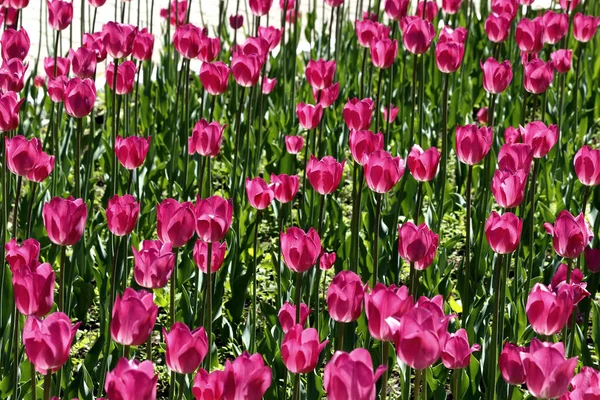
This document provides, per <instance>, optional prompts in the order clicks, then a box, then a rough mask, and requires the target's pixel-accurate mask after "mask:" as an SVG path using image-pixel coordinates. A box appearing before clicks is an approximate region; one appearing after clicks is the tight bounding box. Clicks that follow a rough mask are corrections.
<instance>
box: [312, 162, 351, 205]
mask: <svg viewBox="0 0 600 400" xmlns="http://www.w3.org/2000/svg"><path fill="white" fill-rule="evenodd" d="M345 163H346V161H345V160H344V161H342V162H338V161H337V160H336V159H335V158H333V157H331V156H325V157H323V158H322V159H320V160H319V159H317V158H316V157H315V156H313V155H311V156H310V160H309V161H308V164H307V166H306V176H307V178H308V181H309V182H310V184H311V186H312V187H313V189H314V190H316V191H317V193H319V194H322V195H327V194H331V193H333V192H335V190H336V189H337V187H338V186H339V184H340V181H341V180H342V173H343V172H344V164H345Z"/></svg>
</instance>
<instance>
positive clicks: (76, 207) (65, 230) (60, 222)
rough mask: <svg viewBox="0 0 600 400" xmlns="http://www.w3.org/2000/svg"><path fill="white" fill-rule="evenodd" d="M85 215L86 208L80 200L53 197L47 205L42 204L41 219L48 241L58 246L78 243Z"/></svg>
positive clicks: (83, 226) (86, 212)
mask: <svg viewBox="0 0 600 400" xmlns="http://www.w3.org/2000/svg"><path fill="white" fill-rule="evenodd" d="M87 214H88V211H87V206H86V204H85V203H84V202H83V200H81V199H74V198H73V197H68V198H66V199H63V198H60V197H53V198H52V199H51V200H50V202H49V203H44V207H43V209H42V217H43V219H44V226H45V227H46V233H47V234H48V238H49V239H50V241H51V242H52V243H54V244H56V245H59V246H72V245H74V244H75V243H77V242H79V239H81V236H82V235H83V230H84V228H85V220H86V219H87Z"/></svg>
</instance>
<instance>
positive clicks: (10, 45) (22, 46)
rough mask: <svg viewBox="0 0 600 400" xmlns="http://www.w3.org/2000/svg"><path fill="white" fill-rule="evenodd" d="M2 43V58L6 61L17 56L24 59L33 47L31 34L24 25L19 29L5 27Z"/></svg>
mask: <svg viewBox="0 0 600 400" xmlns="http://www.w3.org/2000/svg"><path fill="white" fill-rule="evenodd" d="M0 44H1V46H2V60H4V61H8V60H12V59H15V58H16V59H19V60H21V61H24V60H25V57H27V54H28V53H29V48H30V47H31V42H30V40H29V35H28V34H27V31H26V30H25V28H23V27H21V28H20V29H19V30H18V31H17V30H14V29H12V28H7V29H5V30H4V32H3V33H2V38H1V39H0Z"/></svg>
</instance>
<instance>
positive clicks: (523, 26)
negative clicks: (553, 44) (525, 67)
mask: <svg viewBox="0 0 600 400" xmlns="http://www.w3.org/2000/svg"><path fill="white" fill-rule="evenodd" d="M515 35H516V40H517V45H518V46H519V49H520V50H521V51H524V52H526V53H537V52H539V51H540V50H542V48H543V47H544V24H543V23H542V18H541V17H536V18H534V19H527V18H521V19H520V20H519V23H517V29H516V31H515Z"/></svg>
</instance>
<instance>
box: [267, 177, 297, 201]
mask: <svg viewBox="0 0 600 400" xmlns="http://www.w3.org/2000/svg"><path fill="white" fill-rule="evenodd" d="M271 186H272V189H273V192H274V194H275V198H276V199H277V201H279V202H280V203H289V202H290V201H292V200H293V199H294V197H296V193H298V188H299V187H300V180H299V179H298V175H286V174H281V175H275V174H271Z"/></svg>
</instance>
